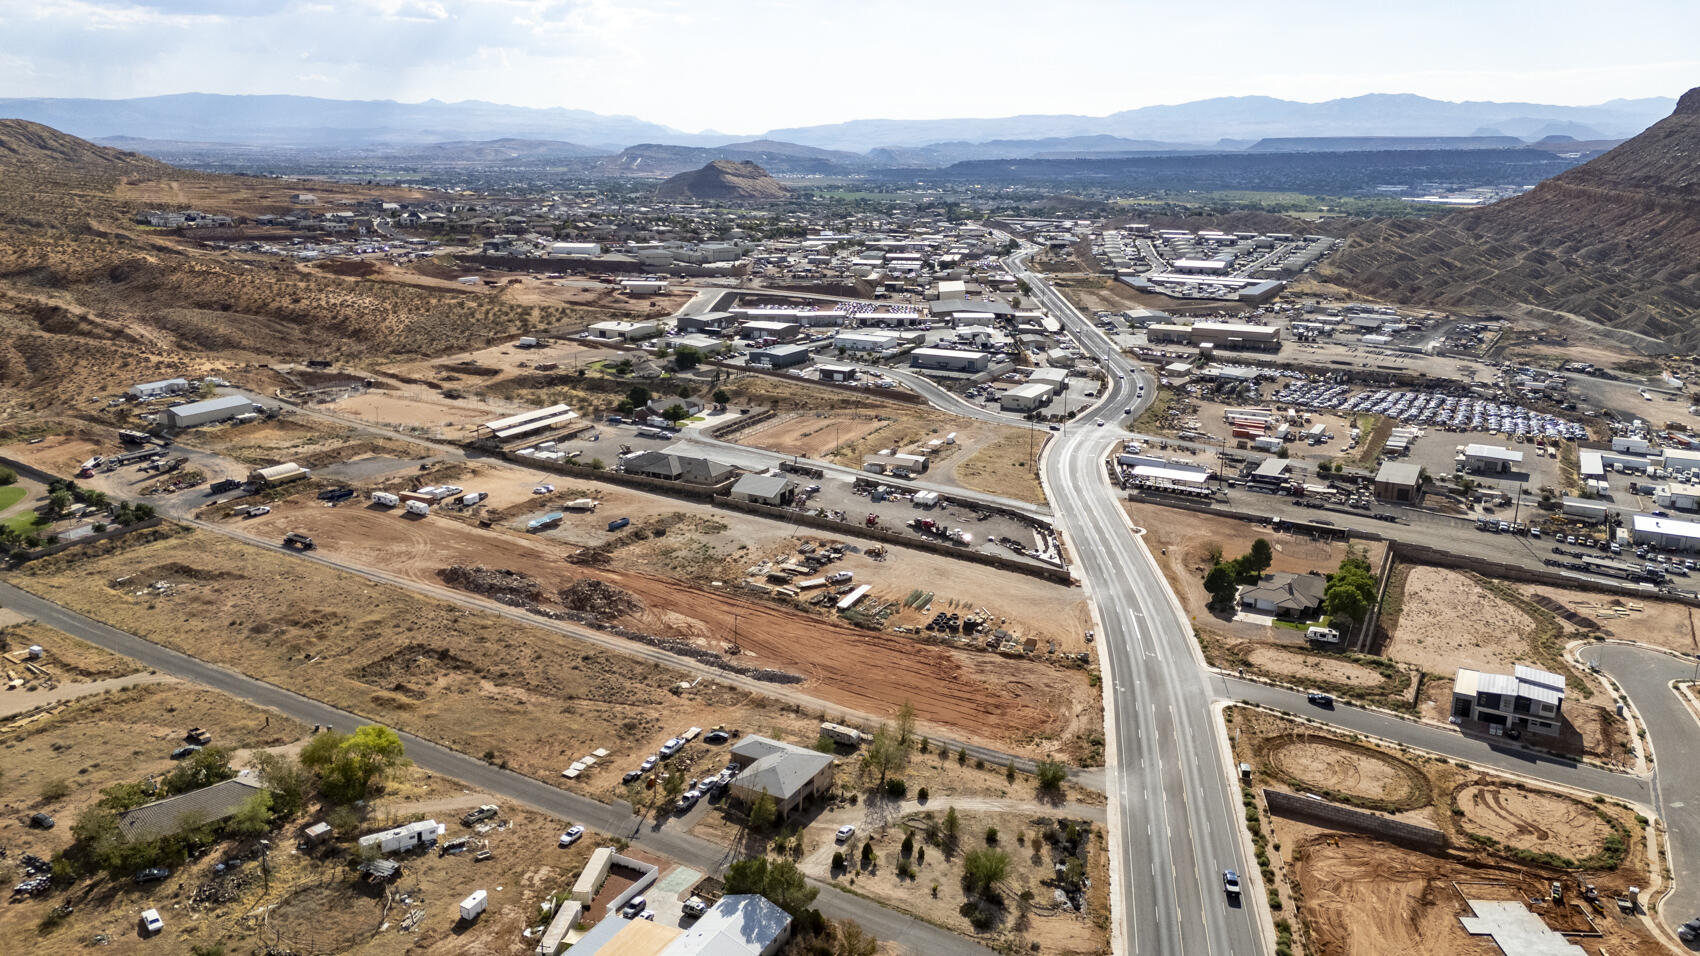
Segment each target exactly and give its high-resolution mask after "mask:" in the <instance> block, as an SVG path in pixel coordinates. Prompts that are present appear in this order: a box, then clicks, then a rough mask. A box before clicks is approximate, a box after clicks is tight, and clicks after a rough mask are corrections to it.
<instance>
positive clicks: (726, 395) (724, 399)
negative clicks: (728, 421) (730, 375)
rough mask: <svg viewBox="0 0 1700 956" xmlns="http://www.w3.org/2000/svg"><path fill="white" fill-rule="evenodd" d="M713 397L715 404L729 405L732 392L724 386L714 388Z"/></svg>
mask: <svg viewBox="0 0 1700 956" xmlns="http://www.w3.org/2000/svg"><path fill="white" fill-rule="evenodd" d="M713 398H714V404H716V405H730V404H731V403H732V393H731V392H728V391H726V390H725V389H724V388H717V389H715V390H714V395H713Z"/></svg>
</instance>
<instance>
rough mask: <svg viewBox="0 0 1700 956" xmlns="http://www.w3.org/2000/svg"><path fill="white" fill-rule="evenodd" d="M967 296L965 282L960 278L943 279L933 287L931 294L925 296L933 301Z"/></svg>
mask: <svg viewBox="0 0 1700 956" xmlns="http://www.w3.org/2000/svg"><path fill="white" fill-rule="evenodd" d="M967 296H968V285H967V283H965V282H963V281H962V280H961V279H945V280H943V281H941V282H940V283H939V284H938V285H936V286H934V287H933V292H932V294H931V295H929V296H927V298H929V299H933V300H935V301H945V300H949V299H963V298H967Z"/></svg>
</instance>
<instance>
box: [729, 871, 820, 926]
mask: <svg viewBox="0 0 1700 956" xmlns="http://www.w3.org/2000/svg"><path fill="white" fill-rule="evenodd" d="M725 890H726V893H727V895H732V894H736V893H754V894H756V895H758V896H765V897H767V898H768V900H769V901H771V902H772V903H773V904H774V905H775V906H777V907H779V908H780V909H782V910H784V911H785V912H787V913H789V914H791V915H792V916H793V917H797V916H799V915H801V914H802V912H803V911H804V910H806V909H808V907H809V904H810V903H813V902H814V901H815V897H816V896H818V895H819V894H820V891H819V890H817V889H815V888H814V887H812V886H810V885H809V883H808V880H806V879H804V878H803V873H802V871H801V870H799V869H797V864H795V863H792V862H791V861H789V860H780V861H777V862H772V863H770V862H768V860H767V858H766V857H759V856H758V857H751V858H750V859H747V860H739V861H738V862H736V863H734V864H732V865H731V866H729V867H727V868H726V880H725Z"/></svg>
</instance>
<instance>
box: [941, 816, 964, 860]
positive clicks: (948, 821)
mask: <svg viewBox="0 0 1700 956" xmlns="http://www.w3.org/2000/svg"><path fill="white" fill-rule="evenodd" d="M961 838H962V818H960V817H958V816H957V815H956V808H955V807H951V808H950V809H949V810H947V811H945V815H944V845H945V849H947V850H948V849H951V848H953V847H955V846H956V842H957V841H958V840H960V839H961Z"/></svg>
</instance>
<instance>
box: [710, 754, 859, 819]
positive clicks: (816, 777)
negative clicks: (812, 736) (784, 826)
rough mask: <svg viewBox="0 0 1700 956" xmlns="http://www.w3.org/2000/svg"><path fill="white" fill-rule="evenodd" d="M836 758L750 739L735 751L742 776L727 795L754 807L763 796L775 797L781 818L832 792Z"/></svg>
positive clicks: (733, 756)
mask: <svg viewBox="0 0 1700 956" xmlns="http://www.w3.org/2000/svg"><path fill="white" fill-rule="evenodd" d="M833 762H834V758H833V756H832V754H825V753H821V752H820V751H818V750H814V749H812V748H809V747H798V746H796V745H795V744H787V743H782V742H780V741H777V740H772V739H770V738H767V737H761V736H750V737H745V738H744V739H743V740H740V741H738V743H737V744H736V745H735V746H734V747H733V748H732V763H733V764H735V765H736V766H737V767H738V775H737V776H736V777H733V778H732V782H731V783H730V784H729V785H728V786H727V792H728V794H729V795H730V796H731V798H732V799H733V800H737V801H740V802H742V803H745V804H749V803H753V802H754V801H755V799H756V798H757V797H759V796H761V795H762V794H767V795H768V796H770V797H772V798H773V800H774V802H775V804H777V805H778V810H779V815H780V816H781V817H784V816H788V815H790V814H791V813H792V812H793V811H795V810H796V809H797V808H798V807H800V806H802V805H803V802H804V801H806V800H810V799H812V798H814V797H816V796H821V795H824V794H825V793H826V792H827V791H829V790H831V789H832V765H833Z"/></svg>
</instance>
